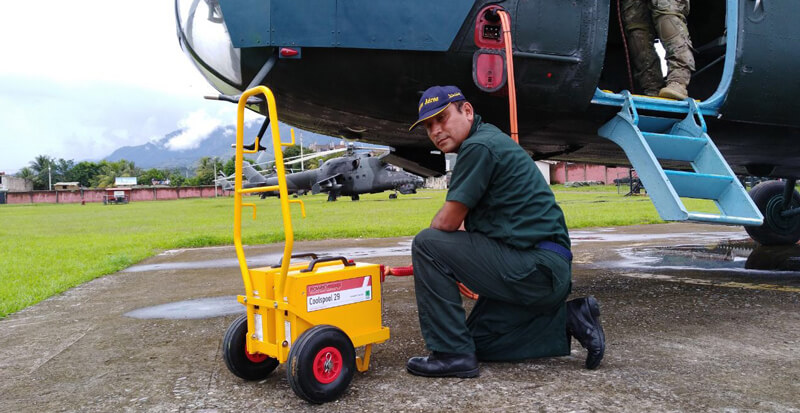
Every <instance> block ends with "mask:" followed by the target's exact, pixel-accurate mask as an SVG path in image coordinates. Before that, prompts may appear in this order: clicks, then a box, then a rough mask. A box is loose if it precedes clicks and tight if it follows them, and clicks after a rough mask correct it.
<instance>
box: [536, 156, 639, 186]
mask: <svg viewBox="0 0 800 413" xmlns="http://www.w3.org/2000/svg"><path fill="white" fill-rule="evenodd" d="M630 170H631V168H627V167H614V166H605V165H594V164H588V163H573V162H556V163H553V164H551V165H550V177H551V181H552V182H551V183H553V184H564V183H567V182H595V181H596V182H602V183H604V184H606V185H612V184H614V180H619V179H623V178H628V176H629V174H630Z"/></svg>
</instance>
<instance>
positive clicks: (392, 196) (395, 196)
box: [389, 194, 397, 199]
mask: <svg viewBox="0 0 800 413" xmlns="http://www.w3.org/2000/svg"><path fill="white" fill-rule="evenodd" d="M389 199H397V194H389Z"/></svg>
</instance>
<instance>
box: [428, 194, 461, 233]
mask: <svg viewBox="0 0 800 413" xmlns="http://www.w3.org/2000/svg"><path fill="white" fill-rule="evenodd" d="M467 212H469V208H467V206H466V205H464V204H462V203H461V202H458V201H447V202H445V203H444V206H443V207H442V209H440V210H439V212H437V213H436V216H435V217H433V221H431V228H433V229H438V230H440V231H447V232H453V231H456V230H459V229H463V228H464V218H466V217H467Z"/></svg>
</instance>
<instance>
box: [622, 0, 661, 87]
mask: <svg viewBox="0 0 800 413" xmlns="http://www.w3.org/2000/svg"><path fill="white" fill-rule="evenodd" d="M621 8H622V21H623V23H624V25H625V32H626V34H627V38H628V47H629V48H630V53H631V59H632V60H633V70H634V72H633V75H634V78H636V81H637V82H639V87H641V89H642V92H644V93H645V94H648V95H652V96H657V95H658V90H659V89H661V88H662V87H664V76H663V74H662V73H661V61H660V60H659V58H658V54H656V50H655V48H654V46H653V42H654V39H655V29H654V27H653V20H652V17H651V16H652V13H651V11H650V6H649V4H648V0H622V4H621Z"/></svg>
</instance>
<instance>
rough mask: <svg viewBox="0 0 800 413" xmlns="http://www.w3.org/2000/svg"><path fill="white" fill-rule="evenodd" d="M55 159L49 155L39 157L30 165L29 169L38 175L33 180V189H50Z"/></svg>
mask: <svg viewBox="0 0 800 413" xmlns="http://www.w3.org/2000/svg"><path fill="white" fill-rule="evenodd" d="M53 163H54V161H53V158H51V157H49V156H47V155H39V156H37V157H36V158H33V160H32V161H31V163H30V166H29V168H30V169H31V171H33V173H34V174H35V175H36V176H35V177H34V178H33V189H49V184H50V180H51V179H50V172H51V169H52V168H53Z"/></svg>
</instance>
